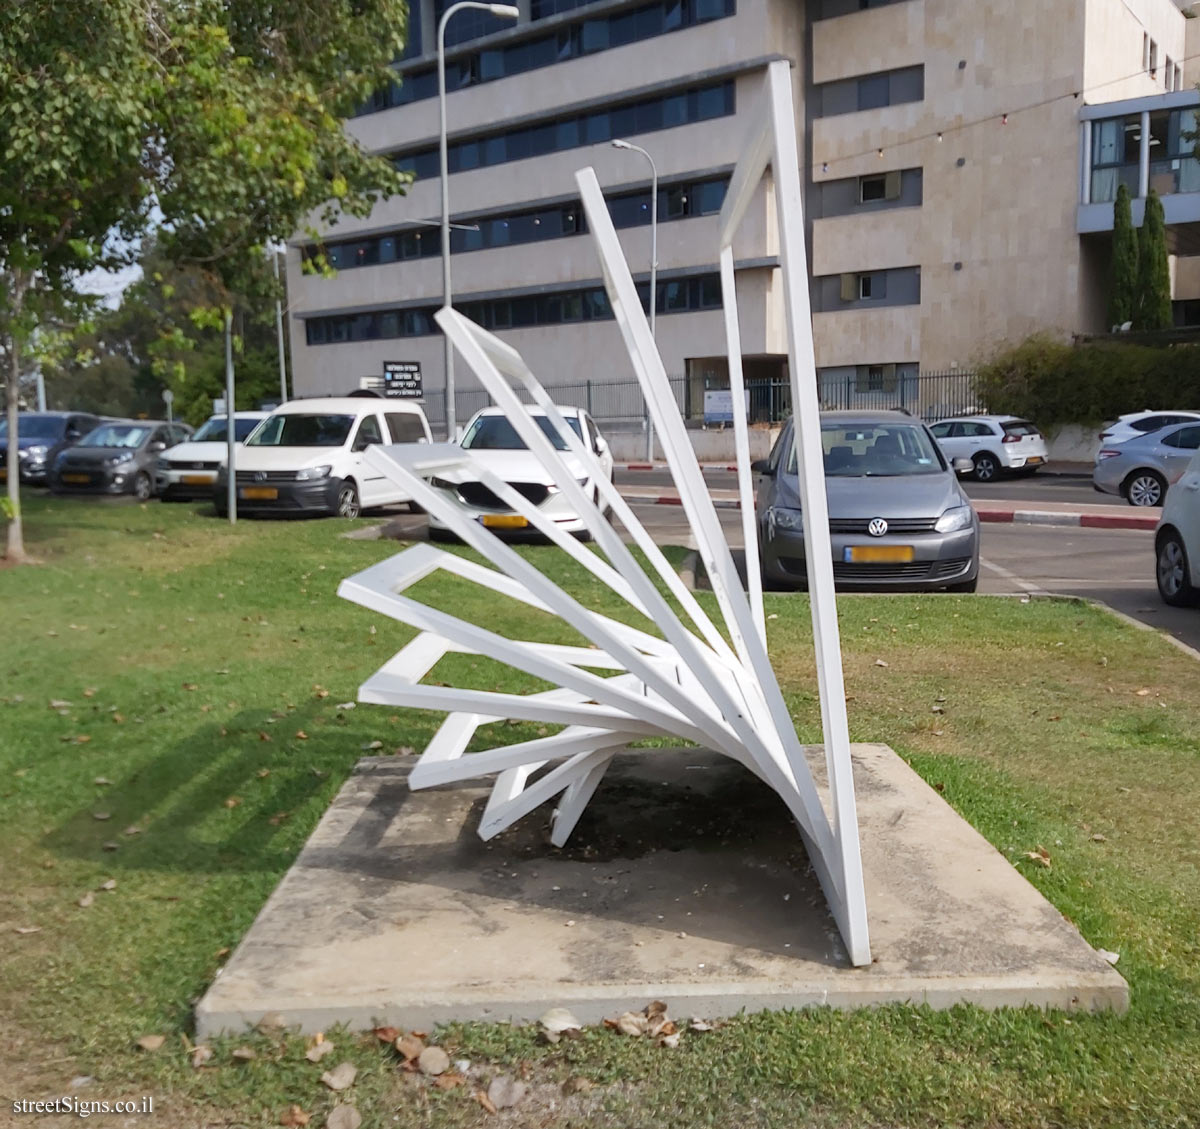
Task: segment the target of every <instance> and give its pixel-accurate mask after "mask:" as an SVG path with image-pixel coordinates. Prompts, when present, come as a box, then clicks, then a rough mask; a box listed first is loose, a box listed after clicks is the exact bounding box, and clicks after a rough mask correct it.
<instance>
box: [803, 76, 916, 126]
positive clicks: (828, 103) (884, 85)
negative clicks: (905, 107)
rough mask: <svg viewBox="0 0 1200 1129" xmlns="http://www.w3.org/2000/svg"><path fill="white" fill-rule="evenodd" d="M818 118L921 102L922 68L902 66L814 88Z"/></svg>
mask: <svg viewBox="0 0 1200 1129" xmlns="http://www.w3.org/2000/svg"><path fill="white" fill-rule="evenodd" d="M817 91H818V95H819V101H818V108H819V112H818V116H819V117H826V118H828V117H833V116H834V115H836V114H852V113H855V112H857V111H860V110H877V109H881V108H882V107H884V106H898V105H901V104H902V103H905V102H920V101H921V100H922V99H923V98H924V97H925V68H924V67H923V66H916V67H901V68H900V69H899V70H894V71H883V72H880V73H878V74H869V75H860V76H859V77H858V78H844V79H838V80H836V81H835V82H826V83H823V84H822V85H821V86H819V87H817Z"/></svg>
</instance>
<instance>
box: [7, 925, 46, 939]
mask: <svg viewBox="0 0 1200 1129" xmlns="http://www.w3.org/2000/svg"><path fill="white" fill-rule="evenodd" d="M41 931H42V927H41V926H40V925H18V926H17V927H16V928H15V929H14V930H13V932H14V933H16V934H19V935H20V936H22V937H28V936H29V934H30V933H40V932H41Z"/></svg>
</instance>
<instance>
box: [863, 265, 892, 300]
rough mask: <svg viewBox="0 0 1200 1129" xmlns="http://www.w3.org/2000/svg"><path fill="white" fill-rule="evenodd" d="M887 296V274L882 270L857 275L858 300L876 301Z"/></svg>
mask: <svg viewBox="0 0 1200 1129" xmlns="http://www.w3.org/2000/svg"><path fill="white" fill-rule="evenodd" d="M886 297H887V276H886V275H885V274H883V273H882V272H878V273H876V274H860V275H859V276H858V300H859V301H860V302H878V301H879V300H880V299H881V298H886Z"/></svg>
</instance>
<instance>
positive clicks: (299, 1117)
mask: <svg viewBox="0 0 1200 1129" xmlns="http://www.w3.org/2000/svg"><path fill="white" fill-rule="evenodd" d="M311 1118H312V1114H311V1113H305V1111H304V1110H302V1109H301V1108H300V1107H299V1106H298V1105H290V1106H288V1107H287V1109H285V1110H284V1111H283V1113H282V1114H280V1117H279V1124H280V1125H285V1126H287V1127H288V1129H303V1126H305V1125H307V1124H308V1123H309V1121H310V1120H311Z"/></svg>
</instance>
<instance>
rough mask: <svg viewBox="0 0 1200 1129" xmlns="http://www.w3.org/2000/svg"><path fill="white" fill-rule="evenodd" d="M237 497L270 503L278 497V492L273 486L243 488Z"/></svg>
mask: <svg viewBox="0 0 1200 1129" xmlns="http://www.w3.org/2000/svg"><path fill="white" fill-rule="evenodd" d="M238 496H239V497H242V498H247V499H251V500H253V501H258V502H271V501H274V500H275V499H276V498H278V497H279V491H278V490H277V489H276V488H275V487H274V486H243V487H242V488H241V490H239V491H238Z"/></svg>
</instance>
